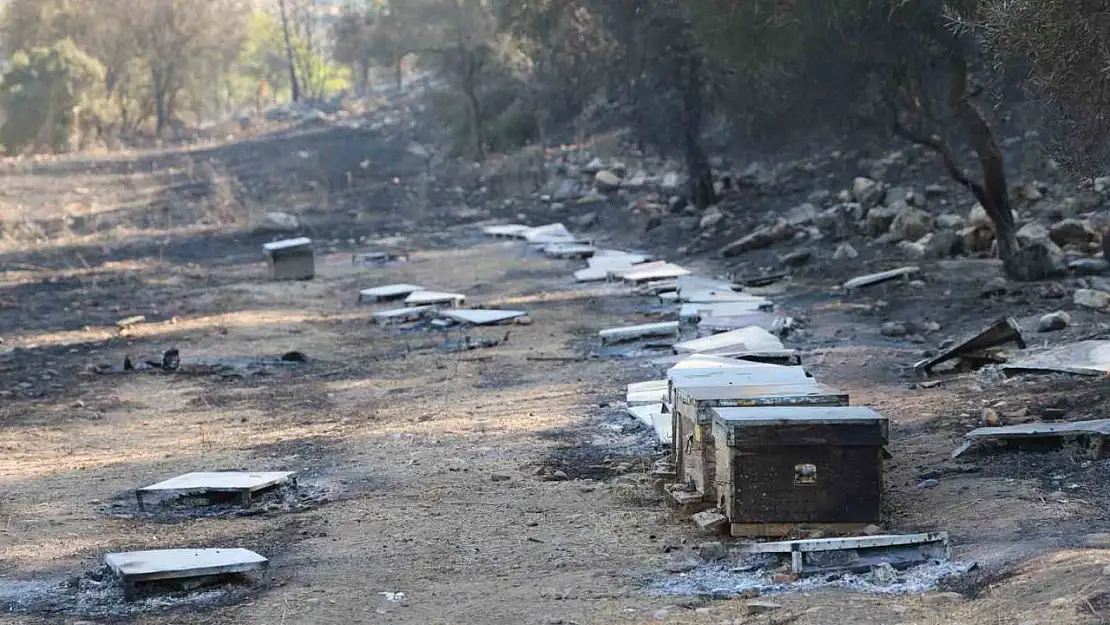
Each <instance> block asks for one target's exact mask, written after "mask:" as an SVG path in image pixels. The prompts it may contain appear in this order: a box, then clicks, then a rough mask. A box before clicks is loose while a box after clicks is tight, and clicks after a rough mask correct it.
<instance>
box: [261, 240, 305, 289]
mask: <svg viewBox="0 0 1110 625" xmlns="http://www.w3.org/2000/svg"><path fill="white" fill-rule="evenodd" d="M262 251H263V252H265V254H266V262H267V263H268V264H269V266H270V277H271V278H272V279H274V280H311V279H312V278H314V277H315V276H316V257H315V254H314V253H313V251H312V240H311V239H307V238H304V237H301V238H299V239H287V240H285V241H275V242H273V243H267V244H265V245H263V246H262Z"/></svg>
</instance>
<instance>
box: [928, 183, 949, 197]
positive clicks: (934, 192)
mask: <svg viewBox="0 0 1110 625" xmlns="http://www.w3.org/2000/svg"><path fill="white" fill-rule="evenodd" d="M947 193H948V189H945V188H944V185H940V184H931V185H928V186H926V187H925V197H940V196H942V195H945V194H947Z"/></svg>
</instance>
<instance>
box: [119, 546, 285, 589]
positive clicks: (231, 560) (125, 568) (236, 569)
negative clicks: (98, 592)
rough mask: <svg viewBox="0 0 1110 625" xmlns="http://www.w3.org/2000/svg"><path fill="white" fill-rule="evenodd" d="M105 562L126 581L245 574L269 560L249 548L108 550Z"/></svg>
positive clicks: (266, 563)
mask: <svg viewBox="0 0 1110 625" xmlns="http://www.w3.org/2000/svg"><path fill="white" fill-rule="evenodd" d="M104 563H105V564H107V565H108V567H109V568H111V569H112V571H113V572H114V573H115V574H116V575H118V576H119V578H120V580H121V581H123V582H124V583H125V584H135V583H137V582H149V581H155V580H166V579H185V578H190V577H206V576H209V575H227V574H230V573H246V572H248V571H257V570H259V569H263V568H266V567H267V566H268V565H269V563H270V561H269V560H267V559H266V558H264V557H262V556H260V555H258V554H257V553H255V552H253V551H251V550H249V549H159V550H155V551H126V552H122V553H109V554H106V555H105V556H104Z"/></svg>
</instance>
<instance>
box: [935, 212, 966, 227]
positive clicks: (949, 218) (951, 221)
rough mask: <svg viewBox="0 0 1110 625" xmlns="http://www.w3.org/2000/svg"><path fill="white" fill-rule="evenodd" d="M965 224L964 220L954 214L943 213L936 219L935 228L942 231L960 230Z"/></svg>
mask: <svg viewBox="0 0 1110 625" xmlns="http://www.w3.org/2000/svg"><path fill="white" fill-rule="evenodd" d="M966 223H967V222H966V221H965V220H964V218H963V217H962V216H960V215H957V214H956V213H945V214H943V215H938V216H937V218H936V224H937V228H941V229H943V230H961V229H963V227H964V224H966Z"/></svg>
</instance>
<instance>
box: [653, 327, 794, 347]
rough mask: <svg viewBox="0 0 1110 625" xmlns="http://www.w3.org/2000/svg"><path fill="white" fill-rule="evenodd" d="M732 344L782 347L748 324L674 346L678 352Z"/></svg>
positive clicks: (774, 337) (769, 336)
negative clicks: (744, 326) (737, 328)
mask: <svg viewBox="0 0 1110 625" xmlns="http://www.w3.org/2000/svg"><path fill="white" fill-rule="evenodd" d="M734 346H743V347H744V348H745V349H749V350H752V351H767V350H781V349H784V347H783V344H782V341H780V340H779V339H778V338H777V337H776V336H775V335H774V334H771V333H770V332H768V331H767V330H764V329H763V328H760V327H759V326H748V327H746V328H740V329H739V330H730V331H728V332H722V333H720V334H714V335H713V336H707V337H704V338H700V339H693V340H691V341H684V342H682V343H679V344H677V345H675V346H674V348H675V351H676V352H678V353H683V352H688V353H696V352H702V351H709V350H714V349H724V348H729V347H734Z"/></svg>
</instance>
